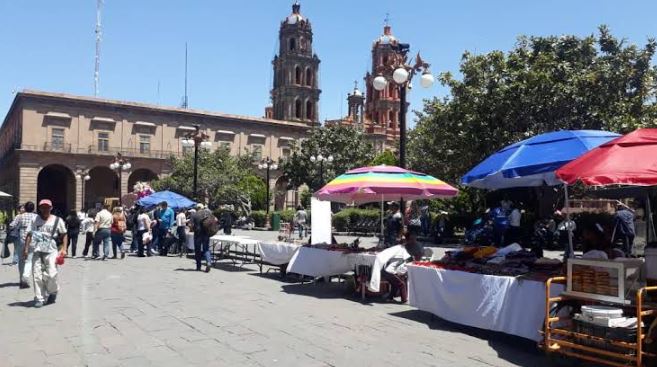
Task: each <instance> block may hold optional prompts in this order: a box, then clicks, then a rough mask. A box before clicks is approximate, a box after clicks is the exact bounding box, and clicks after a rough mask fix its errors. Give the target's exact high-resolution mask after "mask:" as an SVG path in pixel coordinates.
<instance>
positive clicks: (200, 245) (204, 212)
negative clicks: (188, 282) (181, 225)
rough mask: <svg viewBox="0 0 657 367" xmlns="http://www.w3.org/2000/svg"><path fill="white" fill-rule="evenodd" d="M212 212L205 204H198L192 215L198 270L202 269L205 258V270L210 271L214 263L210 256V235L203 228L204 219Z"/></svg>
mask: <svg viewBox="0 0 657 367" xmlns="http://www.w3.org/2000/svg"><path fill="white" fill-rule="evenodd" d="M211 215H212V212H210V210H209V209H208V208H206V207H205V205H203V204H197V205H196V213H194V215H192V230H194V258H195V259H196V271H201V260H202V259H203V258H205V264H206V265H205V272H206V273H209V272H210V269H211V266H210V265H211V264H212V258H211V257H210V236H209V235H208V233H207V232H206V231H205V229H204V228H203V220H205V219H206V218H208V217H210V216H211Z"/></svg>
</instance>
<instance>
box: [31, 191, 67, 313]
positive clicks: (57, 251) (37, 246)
mask: <svg viewBox="0 0 657 367" xmlns="http://www.w3.org/2000/svg"><path fill="white" fill-rule="evenodd" d="M51 210H52V202H51V201H50V200H48V199H43V200H41V201H40V202H39V216H38V217H36V219H35V220H34V222H33V223H32V226H31V228H30V232H29V233H28V234H27V237H26V238H25V248H24V249H23V258H27V253H28V248H32V249H33V250H34V254H33V256H32V272H33V274H34V307H36V308H39V307H41V306H43V305H44V304H46V305H48V304H51V303H55V300H56V299H57V292H58V291H59V283H58V282H57V266H56V264H55V263H56V261H57V257H58V256H60V257H62V258H63V257H64V256H66V245H65V244H66V243H67V238H66V225H64V220H63V219H62V218H59V217H57V216H56V215H53V214H51V213H50V212H51ZM60 239H61V245H58V242H59V241H58V240H60ZM46 294H48V299H47V300H45V295H46ZM44 300H45V302H44Z"/></svg>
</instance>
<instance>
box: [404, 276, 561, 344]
mask: <svg viewBox="0 0 657 367" xmlns="http://www.w3.org/2000/svg"><path fill="white" fill-rule="evenodd" d="M561 291H563V285H561V284H556V285H554V286H553V288H552V292H553V294H555V293H556V292H561ZM408 293H409V303H410V304H411V306H414V307H417V308H418V309H420V310H423V311H427V312H431V313H433V314H434V315H436V316H438V317H440V318H443V319H445V320H448V321H451V322H455V323H458V324H463V325H468V326H473V327H477V328H481V329H487V330H494V331H499V332H503V333H506V334H511V335H517V336H520V337H523V338H527V339H531V340H534V341H540V340H541V335H540V333H539V330H542V329H543V322H544V318H545V284H544V283H542V282H537V281H533V280H520V279H517V278H515V277H506V276H493V275H482V274H473V273H467V272H461V271H452V270H444V269H436V268H431V267H424V266H417V265H409V266H408Z"/></svg>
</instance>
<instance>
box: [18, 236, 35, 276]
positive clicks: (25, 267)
mask: <svg viewBox="0 0 657 367" xmlns="http://www.w3.org/2000/svg"><path fill="white" fill-rule="evenodd" d="M24 248H25V240H23V239H18V240H17V241H16V242H14V251H15V252H16V253H17V254H18V277H19V279H20V282H21V283H27V282H28V281H29V280H30V274H32V257H33V256H34V252H33V251H32V250H29V251H28V252H27V259H23V249H24Z"/></svg>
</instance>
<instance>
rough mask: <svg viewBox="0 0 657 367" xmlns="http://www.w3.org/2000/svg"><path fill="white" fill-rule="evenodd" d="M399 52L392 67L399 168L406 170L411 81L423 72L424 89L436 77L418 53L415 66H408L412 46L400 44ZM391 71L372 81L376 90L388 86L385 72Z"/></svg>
mask: <svg viewBox="0 0 657 367" xmlns="http://www.w3.org/2000/svg"><path fill="white" fill-rule="evenodd" d="M396 47H397V50H398V51H399V54H397V60H395V61H394V63H393V65H392V66H390V67H391V68H392V69H394V71H393V72H392V80H393V81H394V82H395V84H397V86H398V88H399V99H400V104H401V105H400V106H399V166H400V167H401V168H406V108H407V102H406V91H407V89H411V87H412V86H411V80H412V79H413V77H414V76H415V73H417V72H421V73H422V76H421V79H420V85H421V86H422V87H423V88H429V87H431V86H432V85H433V83H434V77H433V75H432V74H431V71H429V64H428V63H426V62H424V60H422V58H421V57H420V54H419V53H418V54H417V56H416V57H415V64H414V65H413V66H411V65H408V64H406V54H407V53H408V50H409V48H410V46H409V45H408V44H399V45H398V46H396ZM386 71H387V72H388V74H389V71H390V70H386V69H385V68H384V69H381V71H380V73H379V75H378V76H377V77H376V78H374V80H373V81H372V84H373V87H374V89H376V90H378V91H382V90H384V89H385V88H386V86H387V85H388V79H387V78H386V76H384V72H386Z"/></svg>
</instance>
